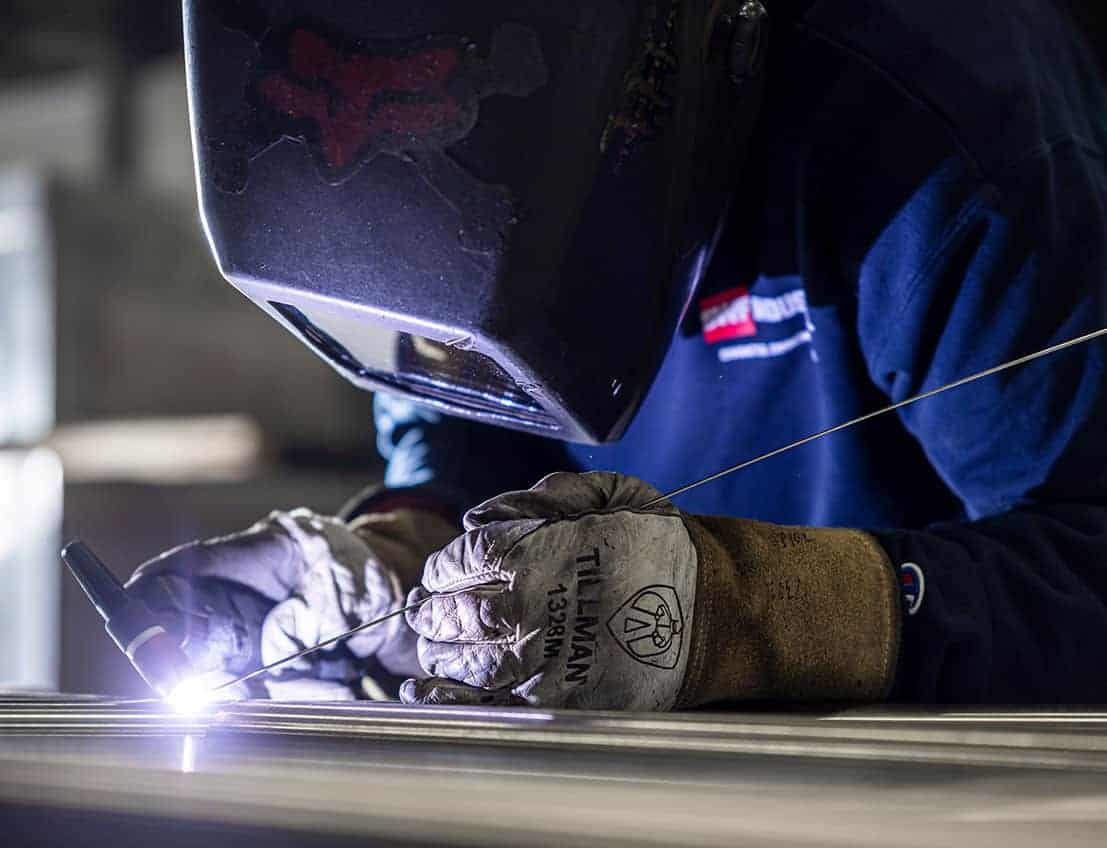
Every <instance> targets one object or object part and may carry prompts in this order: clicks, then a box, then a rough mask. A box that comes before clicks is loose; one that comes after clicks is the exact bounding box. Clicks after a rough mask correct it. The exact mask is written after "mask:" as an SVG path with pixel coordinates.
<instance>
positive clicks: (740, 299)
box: [700, 286, 757, 344]
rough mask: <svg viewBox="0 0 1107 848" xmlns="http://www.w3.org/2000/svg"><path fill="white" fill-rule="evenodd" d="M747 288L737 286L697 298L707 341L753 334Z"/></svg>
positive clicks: (754, 326)
mask: <svg viewBox="0 0 1107 848" xmlns="http://www.w3.org/2000/svg"><path fill="white" fill-rule="evenodd" d="M750 304H751V299H750V293H749V290H748V289H746V288H744V287H741V286H739V287H738V288H733V289H727V290H726V291H724V292H719V293H718V294H716V295H712V296H711V297H705V298H704V299H703V300H701V301H700V324H701V325H702V326H703V338H704V340H705V341H706V342H707V343H708V344H717V343H718V342H725V341H728V340H729V339H741V338H746V337H748V336H756V335H757V324H756V323H755V322H754V320H753V313H752V311H751V309H750Z"/></svg>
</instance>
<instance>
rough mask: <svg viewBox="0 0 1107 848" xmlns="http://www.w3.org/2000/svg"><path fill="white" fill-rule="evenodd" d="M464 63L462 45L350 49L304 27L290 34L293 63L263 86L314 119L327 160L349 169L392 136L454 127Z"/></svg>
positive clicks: (275, 101)
mask: <svg viewBox="0 0 1107 848" xmlns="http://www.w3.org/2000/svg"><path fill="white" fill-rule="evenodd" d="M459 64H460V56H459V50H458V49H456V48H450V47H431V48H425V49H416V50H413V51H412V52H410V53H409V54H407V55H399V56H376V55H368V54H354V55H348V54H344V53H343V52H342V51H340V50H338V49H337V48H335V47H334V46H333V45H332V44H331V43H330V42H328V41H327V40H326V39H325V38H323V37H322V36H320V35H318V34H317V33H314V32H311V31H309V30H305V29H298V30H295V31H294V32H293V33H291V35H290V36H289V39H288V65H287V70H286V71H283V72H272V73H268V74H266V75H265V76H264V77H263V78H262V79H261V80H260V81H259V83H258V92H259V93H260V94H261V96H262V98H263V99H264V100H265V101H266V102H267V103H268V104H269V105H270V106H271V107H272V108H274V109H275V110H277V111H278V112H280V113H281V114H283V115H285V116H286V117H288V118H291V119H293V120H296V121H309V122H311V123H312V124H313V125H314V126H315V127H316V131H317V134H318V145H319V149H320V152H321V154H322V156H323V159H324V160H325V162H326V164H327V166H328V167H329V168H330V169H331V170H332V171H335V172H341V171H345V170H347V169H348V168H350V167H351V166H353V165H355V164H357V162H358V161H359V160H360V158H361V157H362V156H363V154H364V151H366V149H368V148H373V147H377V148H380V147H384V146H386V145H385V144H384V143H383V138H384V137H386V136H387V137H397V136H400V137H402V136H412V137H418V136H425V135H428V134H432V133H439V132H441V133H443V134H447V133H448V131H449V128H450V127H451V126H453V125H454V124H456V122H457V121H458V120H459V118H460V114H461V105H460V104H459V103H458V101H457V99H456V98H455V97H454V96H453V95H452V94H451V93H450V91H449V90H448V86H449V83H450V81H451V79H452V78H453V76H454V74H455V73H456V72H457V70H458V67H459Z"/></svg>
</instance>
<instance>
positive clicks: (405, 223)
mask: <svg viewBox="0 0 1107 848" xmlns="http://www.w3.org/2000/svg"><path fill="white" fill-rule="evenodd" d="M763 11H764V10H763V9H762V8H761V6H760V5H759V4H757V3H748V2H747V3H734V4H727V3H721V2H718V0H714V2H712V0H678V2H629V1H628V2H613V0H605V2H602V3H600V2H574V0H561V1H560V2H557V3H551V2H549V0H534V1H533V2H529V0H513V2H488V0H482V2H479V3H461V2H456V0H374V2H372V3H365V2H360V1H359V2H353V0H311V2H306V1H305V0H254V1H253V2H230V0H187V1H186V2H185V25H186V42H187V43H186V55H187V63H188V80H189V93H190V104H191V114H192V123H193V134H194V139H193V141H194V146H195V151H196V163H197V178H198V186H199V193H200V201H201V209H202V214H203V220H204V224H205V227H206V230H207V233H208V237H209V239H210V242H211V244H212V247H213V249H214V252H215V255H216V257H217V260H218V263H219V266H220V269H221V270H222V272H223V274H224V275H225V276H226V277H227V279H228V280H230V281H231V282H232V283H233V284H234V285H235V286H236V287H237V288H238V289H240V290H241V291H242V292H243V293H244V294H245V295H246V296H247V297H249V298H250V299H251V300H252V301H254V302H255V303H256V304H257V305H258V306H260V307H261V308H262V309H265V310H266V311H267V312H269V313H270V314H271V315H272V316H273V317H274V318H275V319H276V320H278V321H280V322H281V323H282V324H284V325H285V326H286V327H287V328H288V329H290V330H291V331H292V332H294V333H296V334H297V335H298V336H300V337H301V338H302V339H303V340H304V341H305V342H307V343H308V344H309V345H310V346H311V347H312V348H313V349H314V350H315V351H316V352H317V353H318V354H319V355H321V356H322V357H324V358H325V359H326V360H327V361H328V362H330V363H331V364H332V365H333V366H334V367H335V368H336V369H338V370H339V371H340V372H341V373H342V374H343V375H345V376H346V377H347V378H348V379H350V380H351V381H353V382H354V383H356V384H357V385H359V386H362V387H364V388H366V389H372V390H384V391H389V392H392V393H396V394H401V395H406V396H409V397H411V398H413V399H415V400H417V401H420V402H422V403H426V404H430V405H432V406H434V407H436V408H438V409H440V410H443V411H446V412H449V413H451V414H456V415H464V416H468V417H471V418H474V419H478V420H481V421H486V422H490V423H495V424H500V425H504V426H509V427H514V428H517V429H522V430H527V431H530V432H533V433H538V434H541V435H547V436H553V437H557V438H561V439H566V440H572V441H581V442H602V441H608V440H612V439H615V438H618V436H619V435H621V433H622V432H623V430H624V429H625V427H626V426H627V424H628V423H629V421H630V420H631V418H632V417H633V414H634V412H635V410H636V409H637V408H638V405H639V404H640V403H641V401H642V399H643V397H644V395H645V393H646V391H647V390H648V388H649V385H650V383H651V381H652V379H653V377H654V375H655V373H656V370H657V368H658V367H659V364H660V362H661V360H662V358H663V356H664V353H665V350H666V349H667V347H668V344H669V342H670V340H671V337H672V334H673V332H674V330H675V328H676V326H677V323H678V321H679V318H680V313H681V311H682V309H683V307H684V305H685V303H686V301H687V298H688V296H689V293H690V291H691V288H692V287H693V286H694V285H695V283H696V282H697V280H698V276H699V274H700V273H701V272H702V270H703V268H704V265H705V264H706V262H707V260H708V258H709V255H710V250H711V246H712V244H713V240H714V238H715V234H716V232H717V230H718V227H719V224H720V221H721V218H722V215H723V212H724V209H725V206H726V203H727V201H728V198H729V197H730V196H731V194H732V191H733V188H734V174H735V170H736V166H737V164H738V162H739V161H740V160H741V154H742V147H743V144H744V138H745V136H746V135H747V134H748V131H749V127H750V125H751V124H752V121H753V114H754V112H755V110H756V105H757V99H758V89H759V86H757V85H751V84H750V80H751V79H755V78H756V77H757V76H758V70H757V69H758V68H759V62H757V61H753V62H752V63H751V61H750V58H751V57H750V50H749V49H748V47H747V46H745V45H748V44H749V43H755V42H756V43H757V44H758V45H759V46H758V50H760V49H761V48H760V42H759V40H758V39H757V38H752V37H751V34H750V26H751V21H753V20H755V19H756V20H757V21H760V19H761V17H760V16H761V15H762V13H763ZM736 52H737V54H738V56H737V58H735V54H736ZM754 58H755V59H756V58H757V57H756V56H755V57H754Z"/></svg>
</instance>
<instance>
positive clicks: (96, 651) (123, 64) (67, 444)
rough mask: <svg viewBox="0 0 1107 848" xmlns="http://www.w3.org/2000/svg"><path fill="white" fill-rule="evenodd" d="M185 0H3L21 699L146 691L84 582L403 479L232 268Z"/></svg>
mask: <svg viewBox="0 0 1107 848" xmlns="http://www.w3.org/2000/svg"><path fill="white" fill-rule="evenodd" d="M180 32H181V23H180V4H179V3H178V2H175V0H81V2H79V3H75V2H72V0H3V2H0V637H2V641H0V645H2V646H3V650H2V651H0V688H3V687H10V686H12V685H16V686H28V687H60V688H62V689H64V690H67V691H73V692H105V693H116V694H121V695H134V696H140V697H142V696H145V695H146V694H147V693H146V690H145V687H144V685H143V684H142V683H141V681H139V679H138V678H137V676H136V675H135V674H134V672H133V671H132V670H131V669H130V667H129V665H128V664H127V662H126V660H125V658H124V657H123V656H122V655H121V654H120V652H119V651H118V650H117V649H116V648H115V647H114V646H113V645H112V644H111V643H110V641H109V640H108V638H107V636H106V635H105V634H104V633H103V628H102V625H101V623H100V622H99V620H98V619H97V617H96V616H95V614H94V613H93V611H92V609H91V607H90V606H89V605H88V603H87V601H86V600H85V599H84V598H83V597H82V596H81V595H80V594H79V590H78V589H77V587H76V585H75V584H74V583H73V582H72V581H71V580H70V578H69V577H68V576H63V572H62V566H61V563H60V561H59V559H58V550H59V547H60V545H61V543H62V540H63V539H69V538H72V537H75V536H79V537H81V538H83V539H84V540H85V541H87V542H88V543H89V544H90V545H91V546H92V547H93V548H94V550H96V551H97V552H98V553H99V554H100V555H101V556H102V557H103V558H104V559H105V560H106V561H107V562H108V564H109V565H111V566H112V567H113V569H114V570H115V571H116V572H117V573H118V574H119V575H120V576H121V577H122V576H126V575H128V574H129V573H130V572H131V571H132V570H133V568H134V567H135V566H136V565H138V564H139V563H140V562H142V561H143V560H145V559H148V558H150V557H152V556H155V555H156V554H158V553H160V552H161V551H162V550H164V549H166V548H168V547H171V546H174V545H177V544H181V543H184V542H187V541H189V540H191V539H194V538H198V537H206V536H211V535H217V534H221V533H226V532H231V531H234V530H238V529H242V528H244V527H246V526H248V525H249V524H250V523H252V522H253V521H254V520H256V519H257V518H259V517H261V516H262V515H264V514H266V513H267V512H268V511H270V510H271V509H274V508H289V507H294V506H301V505H303V506H310V507H313V508H315V509H317V510H320V511H323V512H328V511H334V510H337V509H338V508H339V507H340V506H341V504H342V503H343V502H344V501H345V500H346V499H347V498H348V497H350V496H351V495H352V494H354V493H355V492H356V491H357V490H358V489H360V488H362V487H364V486H366V485H369V484H371V483H373V482H375V481H377V480H379V479H380V477H381V474H382V469H381V467H380V464H379V461H378V460H377V458H376V454H375V453H374V451H373V449H372V436H373V434H372V432H371V426H372V425H371V419H370V409H369V404H370V398H369V396H368V395H366V394H364V393H362V392H359V391H357V390H356V389H354V388H353V387H352V386H350V385H348V384H347V383H346V382H345V381H344V380H342V379H341V378H340V377H339V376H338V375H337V374H335V373H334V372H333V371H332V370H331V369H330V368H328V367H327V366H326V365H324V364H323V363H322V362H321V361H320V360H318V359H316V358H315V357H313V356H312V355H311V354H310V353H309V352H308V351H307V350H305V349H304V348H303V346H302V345H301V344H299V343H298V342H297V341H296V340H295V339H294V338H293V337H292V336H291V335H289V334H288V333H286V332H285V331H284V330H282V329H281V328H280V327H278V326H277V325H276V324H275V323H274V322H272V321H270V320H269V319H268V318H266V317H265V316H264V315H262V314H261V312H260V311H258V310H257V309H256V308H255V307H253V306H251V305H250V304H249V303H248V302H247V301H246V300H245V298H243V297H241V296H240V295H239V294H238V293H237V292H236V291H235V290H234V289H233V288H231V286H230V285H228V284H227V283H225V282H224V281H223V280H222V279H221V278H220V277H219V275H218V273H217V272H216V269H215V266H214V263H213V261H212V259H211V257H210V255H209V253H208V250H207V246H206V244H205V243H204V238H203V234H202V232H201V229H200V223H199V218H198V213H197V208H196V201H195V194H194V186H193V177H192V161H191V150H190V141H189V130H188V110H187V102H186V94H185V80H184V66H183V61H182V57H181V46H180V42H181V34H180Z"/></svg>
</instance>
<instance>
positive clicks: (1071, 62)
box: [377, 0, 1107, 703]
mask: <svg viewBox="0 0 1107 848" xmlns="http://www.w3.org/2000/svg"><path fill="white" fill-rule="evenodd" d="M793 2H798V0H793ZM767 5H768V4H767ZM802 5H803V7H804V8H803V9H802V10H793V11H796V17H795V19H789V15H788V11H789V9H788V8H784V9H783V12H784V14H783V15H782V14H780V12H781V11H782V8H781V3H780V0H778V2H777V4H776V6H770V10H771V11H774V10H775V11H777V12H778V14H777V24H778V25H777V26H776V28H775V31H774V44H773V53H772V55H773V59H772V60H771V66H770V68H769V87H768V90H767V93H766V106H765V112H764V115H763V117H762V119H761V123H760V126H759V129H758V132H757V136H756V139H757V141H756V144H755V150H754V153H753V155H752V159H751V163H750V166H749V167H748V168H747V176H746V180H745V182H744V184H743V186H742V190H741V191H740V192H739V195H738V197H739V202H738V212H737V214H736V215H735V217H734V220H733V223H732V224H731V226H730V231H729V234H728V235H727V236H726V237H724V238H723V240H722V243H721V245H720V247H719V250H718V252H717V254H716V256H715V259H714V261H713V265H712V267H711V269H710V272H709V274H708V278H707V279H706V281H705V282H704V284H703V286H702V287H701V290H700V291H699V293H698V303H697V305H696V306H695V307H694V308H693V312H692V314H691V315H689V316H688V318H687V319H686V321H685V323H684V326H683V328H682V330H681V332H680V333H678V335H677V337H676V338H675V339H674V341H673V345H672V348H671V350H670V351H669V353H668V357H667V359H666V360H665V362H664V365H663V367H662V370H661V373H660V375H659V376H658V378H657V380H656V382H655V384H654V385H653V387H652V390H651V391H650V393H649V396H648V398H647V399H646V401H645V404H644V406H643V407H642V409H641V411H640V412H639V414H638V416H637V418H636V419H635V421H634V422H633V424H632V426H631V427H630V430H629V432H628V433H627V435H626V437H625V438H624V439H623V440H622V441H621V442H619V443H617V444H614V445H610V446H603V447H586V446H578V445H573V446H567V447H566V446H561V445H555V444H553V443H543V442H540V441H538V440H534V439H530V438H525V437H521V436H518V435H514V434H510V433H508V432H507V431H499V430H491V429H484V428H480V427H475V426H473V425H470V424H465V423H462V422H459V421H452V420H446V419H442V420H436V419H435V416H432V415H427V414H426V413H422V414H420V413H417V412H415V411H414V410H413V408H412V407H411V406H410V405H407V404H396V403H394V402H390V401H388V400H387V399H383V398H382V399H379V400H378V403H377V409H378V432H379V439H380V442H381V448H382V451H383V452H384V454H385V456H386V458H387V459H388V460H389V467H388V483H389V485H391V486H394V487H404V486H408V485H414V484H421V483H427V482H431V481H433V482H435V483H437V484H439V485H443V486H446V487H453V488H454V490H457V491H464V492H465V493H466V498H467V499H469V500H470V501H477V500H479V499H482V498H484V497H486V496H490V495H492V494H495V493H496V492H498V491H500V490H504V489H509V488H519V487H525V486H528V485H530V484H532V483H533V482H534V481H535V480H536V479H537V478H538V477H540V476H542V475H543V474H545V473H547V472H550V471H554V470H564V469H569V470H586V469H604V470H615V471H620V472H623V473H626V474H632V475H635V476H638V477H641V478H643V479H645V480H647V481H649V482H650V483H652V484H654V485H655V486H656V487H658V488H659V489H661V490H663V491H664V490H668V489H671V488H675V487H677V486H678V485H681V484H684V483H686V482H688V481H691V480H694V479H697V478H699V477H702V476H704V475H707V474H709V473H711V472H714V471H716V470H718V469H720V468H722V467H724V466H727V465H730V464H733V463H735V462H738V461H739V460H742V459H744V458H748V457H752V456H755V455H757V454H760V453H762V452H763V451H767V450H769V449H771V448H775V447H777V446H780V445H783V444H785V443H787V442H789V441H791V440H793V439H798V438H800V437H802V436H806V435H808V434H811V433H813V432H816V431H818V430H821V429H823V428H826V427H829V426H831V425H834V424H838V423H839V422H842V421H845V420H847V419H850V418H852V417H854V416H857V415H860V414H862V413H865V412H869V411H871V410H873V409H875V408H877V407H880V406H882V405H885V404H888V403H889V402H891V401H898V400H902V399H905V398H907V397H909V396H912V395H914V394H916V393H918V392H921V391H925V390H927V389H930V388H934V387H937V386H939V385H942V384H944V383H947V382H949V381H952V380H954V379H957V378H960V377H963V376H965V375H968V374H970V373H973V372H976V371H979V370H981V369H984V368H987V367H989V366H993V365H995V364H997V363H1000V362H1003V361H1006V360H1009V359H1012V358H1014V357H1018V356H1021V355H1024V354H1028V353H1031V352H1034V351H1037V350H1039V349H1041V348H1044V347H1046V346H1048V345H1051V344H1055V343H1057V342H1060V341H1063V340H1066V339H1070V338H1072V337H1074V336H1077V335H1079V334H1081V333H1086V332H1088V331H1090V330H1092V329H1095V328H1097V327H1099V326H1101V325H1102V323H1103V321H1104V319H1103V316H1102V313H1101V311H1100V310H1101V308H1102V305H1101V300H1102V299H1101V291H1102V289H1103V287H1104V285H1105V283H1107V250H1105V246H1107V221H1105V207H1107V177H1105V171H1104V158H1103V157H1104V151H1105V149H1107V148H1105V145H1104V124H1103V122H1104V121H1105V120H1107V112H1105V111H1104V107H1103V92H1102V86H1101V83H1100V81H1099V78H1098V77H1097V75H1096V72H1095V71H1094V70H1093V64H1092V62H1091V60H1090V59H1088V58H1086V56H1087V55H1090V54H1086V52H1085V49H1084V47H1083V45H1082V43H1081V42H1080V41H1079V39H1078V38H1077V37H1076V36H1075V35H1074V33H1073V31H1072V30H1071V29H1069V28H1067V26H1066V24H1065V23H1064V20H1063V18H1062V17H1061V16H1060V15H1059V14H1058V12H1057V11H1056V8H1055V6H1054V4H1053V3H1052V2H1050V0H971V1H970V2H965V1H964V0H926V2H922V1H921V0H918V1H917V2H916V0H826V2H817V3H814V4H811V3H805V4H802ZM785 6H786V7H787V6H788V4H787V3H785ZM782 18H784V19H785V22H784V23H783V24H781V19H782ZM628 331H630V330H628ZM1104 350H1105V349H1104V347H1103V346H1102V345H1100V344H1098V343H1095V344H1089V345H1085V346H1082V347H1080V348H1077V349H1074V350H1072V351H1069V352H1066V353H1062V354H1059V355H1057V356H1054V357H1051V358H1049V359H1046V360H1040V361H1037V362H1035V363H1033V364H1031V365H1028V366H1026V367H1024V368H1021V369H1019V370H1013V371H1009V372H1006V373H1004V374H1002V375H1000V376H996V377H992V378H989V379H987V380H984V381H982V382H978V383H976V384H974V385H972V386H971V387H966V388H962V389H958V390H956V391H953V392H950V393H948V394H944V395H941V396H939V397H936V398H934V399H932V400H927V401H924V402H922V403H919V404H917V405H914V406H911V407H908V408H905V409H903V410H901V411H900V412H899V414H898V416H897V415H888V416H885V417H883V418H881V419H879V420H876V421H873V422H871V423H868V424H865V425H863V426H860V427H856V428H853V429H850V430H848V431H846V432H843V433H841V434H838V435H835V436H832V437H830V438H826V439H823V440H821V441H818V442H815V443H814V444H811V445H809V446H807V447H805V448H802V449H799V450H796V451H793V452H791V453H789V454H787V455H784V456H781V457H779V458H777V459H774V460H771V461H769V462H765V463H763V464H761V465H759V466H757V467H754V468H751V469H749V470H748V471H744V472H742V473H739V474H736V475H733V476H731V477H729V478H727V479H725V480H722V481H719V482H716V483H713V484H711V485H709V486H705V487H703V488H701V489H699V490H698V491H695V492H692V493H690V494H688V495H686V496H684V497H682V498H680V499H678V501H677V503H678V504H679V505H680V506H681V507H682V508H684V509H686V510H688V511H691V512H699V513H715V514H727V515H734V516H743V517H750V518H759V519H764V520H767V521H774V522H780V523H787V524H812V525H840V526H853V527H860V528H866V529H869V530H871V531H873V532H874V533H875V534H876V536H877V537H878V538H879V539H880V540H881V542H882V543H883V545H884V546H885V548H886V549H887V551H888V553H889V555H890V556H891V558H892V560H893V562H894V563H896V564H897V565H903V564H906V563H915V564H916V565H917V566H918V569H919V571H920V572H921V575H922V581H923V587H922V598H921V602H919V603H913V602H917V601H918V594H919V587H918V582H919V580H918V572H915V571H914V570H912V569H907V572H905V579H906V580H907V581H908V584H909V588H910V589H911V591H910V592H909V593H908V597H907V601H908V603H909V604H910V605H911V606H917V609H916V610H915V612H914V614H912V615H906V616H905V617H904V625H903V638H902V647H901V656H900V664H899V670H898V674H897V683H896V690H895V693H894V697H896V698H897V699H900V700H908V701H922V702H934V701H937V702H970V701H972V702H975V701H981V702H984V701H992V702H1012V703H1017V702H1065V701H1067V702H1074V703H1075V702H1087V701H1099V702H1107V378H1105V374H1104Z"/></svg>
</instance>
